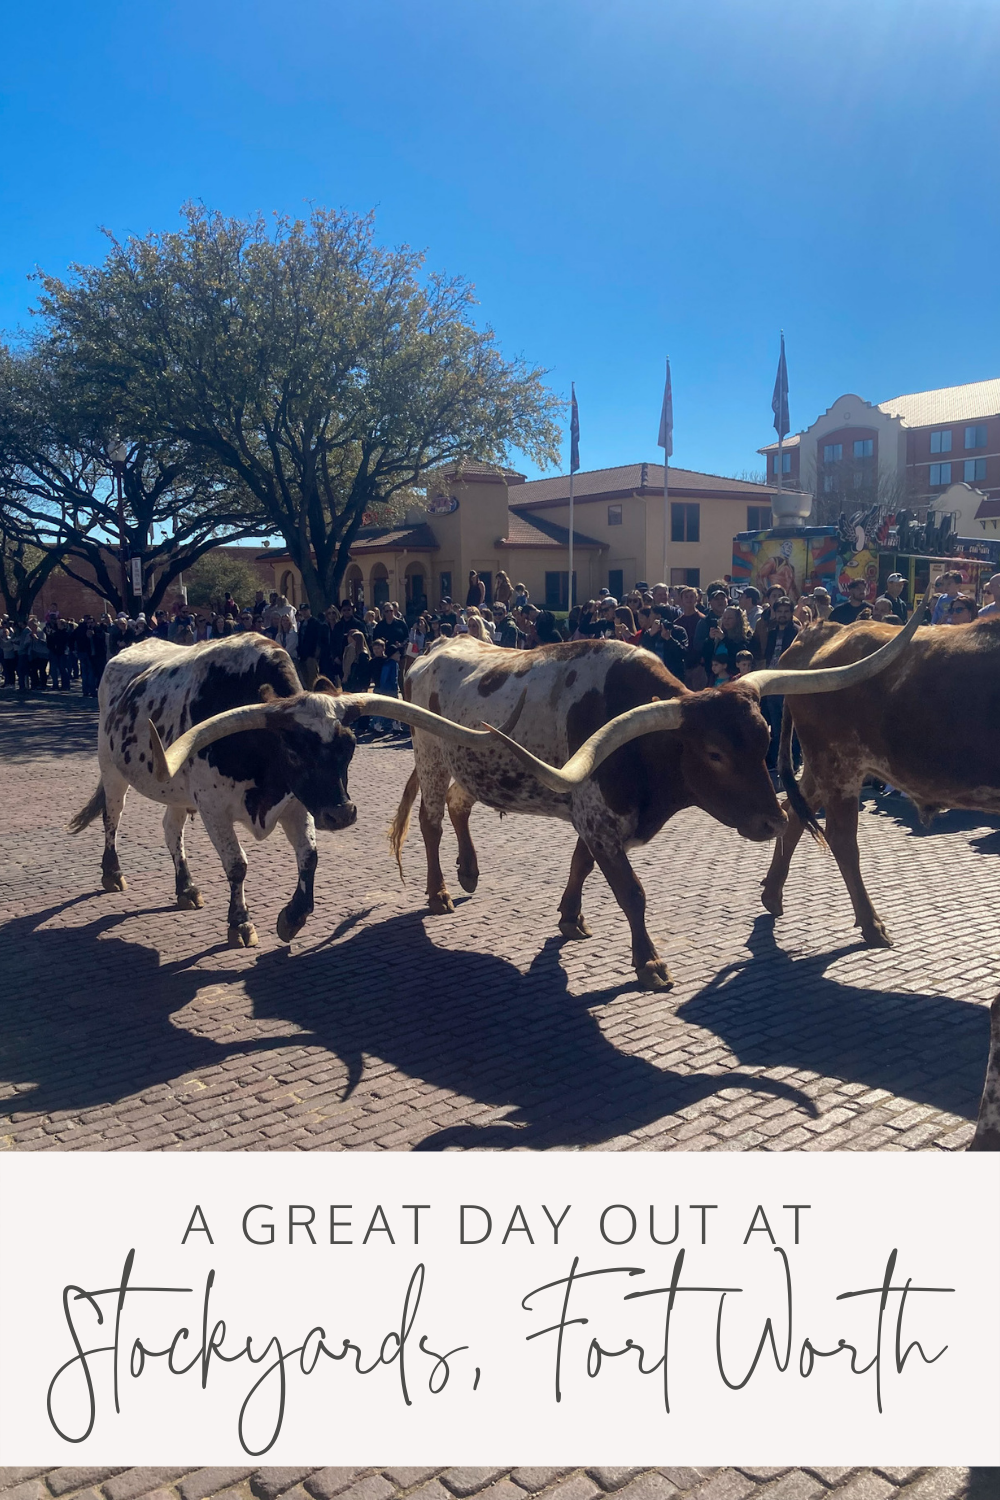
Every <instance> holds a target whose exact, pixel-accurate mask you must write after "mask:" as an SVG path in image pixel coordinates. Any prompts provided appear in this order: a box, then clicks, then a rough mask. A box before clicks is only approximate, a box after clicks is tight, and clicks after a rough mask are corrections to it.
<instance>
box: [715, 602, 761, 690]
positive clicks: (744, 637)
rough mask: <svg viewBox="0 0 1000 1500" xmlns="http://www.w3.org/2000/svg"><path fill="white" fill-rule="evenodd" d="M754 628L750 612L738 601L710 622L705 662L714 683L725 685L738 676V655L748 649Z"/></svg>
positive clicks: (729, 605)
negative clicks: (743, 609)
mask: <svg viewBox="0 0 1000 1500" xmlns="http://www.w3.org/2000/svg"><path fill="white" fill-rule="evenodd" d="M752 640H753V631H752V630H751V629H750V626H749V625H748V624H747V618H746V615H745V614H744V613H743V611H742V610H741V609H740V607H739V605H737V604H728V605H727V606H726V608H725V609H724V610H723V611H722V614H721V615H720V616H719V617H718V618H717V619H716V620H715V621H714V623H710V624H709V628H708V639H707V641H706V642H705V645H704V647H703V665H704V667H705V675H706V676H707V678H708V681H709V685H710V686H721V684H722V683H723V682H730V681H732V679H733V678H734V677H735V676H736V656H737V653H738V652H740V651H748V650H749V649H750V644H751V642H752Z"/></svg>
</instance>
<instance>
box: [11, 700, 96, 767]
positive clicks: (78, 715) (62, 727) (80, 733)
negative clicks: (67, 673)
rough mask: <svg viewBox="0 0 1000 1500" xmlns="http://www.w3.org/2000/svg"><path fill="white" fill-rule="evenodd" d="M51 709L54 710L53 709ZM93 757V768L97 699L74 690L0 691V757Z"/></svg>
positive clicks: (16, 758) (21, 758) (20, 758)
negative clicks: (82, 754) (80, 694)
mask: <svg viewBox="0 0 1000 1500" xmlns="http://www.w3.org/2000/svg"><path fill="white" fill-rule="evenodd" d="M53 710H54V712H53ZM81 751H82V752H84V753H88V752H89V753H90V754H92V755H93V756H94V757H95V761H94V771H95V774H96V771H97V761H96V756H97V700H96V699H94V698H86V699H85V698H80V697H78V696H76V694H75V693H73V694H70V693H62V692H57V691H56V690H55V689H53V688H46V690H45V691H44V692H31V693H24V694H19V693H17V692H16V691H14V690H12V689H10V688H5V689H4V690H3V692H2V693H0V758H3V759H4V760H8V759H9V760H30V759H32V758H33V757H34V756H36V755H78V754H80V752H81Z"/></svg>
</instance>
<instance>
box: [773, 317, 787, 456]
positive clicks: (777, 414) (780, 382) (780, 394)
mask: <svg viewBox="0 0 1000 1500" xmlns="http://www.w3.org/2000/svg"><path fill="white" fill-rule="evenodd" d="M771 410H772V411H773V412H774V430H775V432H776V433H777V434H778V437H779V439H781V438H784V437H787V436H788V428H789V421H788V369H787V367H786V365H785V335H784V334H782V335H781V358H780V359H779V360H778V373H777V375H776V376H775V381H774V395H773V396H772V397H771Z"/></svg>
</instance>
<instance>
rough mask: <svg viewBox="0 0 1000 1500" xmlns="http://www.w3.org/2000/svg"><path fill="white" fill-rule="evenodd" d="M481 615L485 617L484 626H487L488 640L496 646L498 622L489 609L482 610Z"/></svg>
mask: <svg viewBox="0 0 1000 1500" xmlns="http://www.w3.org/2000/svg"><path fill="white" fill-rule="evenodd" d="M480 614H481V615H482V617H483V624H484V625H485V626H486V639H487V641H489V643H490V645H491V646H495V645H496V643H497V627H496V621H495V620H494V618H493V611H492V610H491V609H489V608H484V609H482V610H480Z"/></svg>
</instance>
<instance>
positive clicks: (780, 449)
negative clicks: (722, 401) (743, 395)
mask: <svg viewBox="0 0 1000 1500" xmlns="http://www.w3.org/2000/svg"><path fill="white" fill-rule="evenodd" d="M781 348H782V353H784V348H785V330H784V329H782V330H781ZM784 425H785V424H784V422H781V421H779V423H778V427H779V428H781V427H784ZM784 443H785V435H784V433H783V432H780V431H779V433H778V494H779V495H780V494H781V491H782V489H783V487H784V486H783V484H782V480H783V477H784V476H783V472H782V471H783V469H784V458H783V455H784ZM771 519H772V521H773V519H774V518H773V516H772V518H771Z"/></svg>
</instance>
